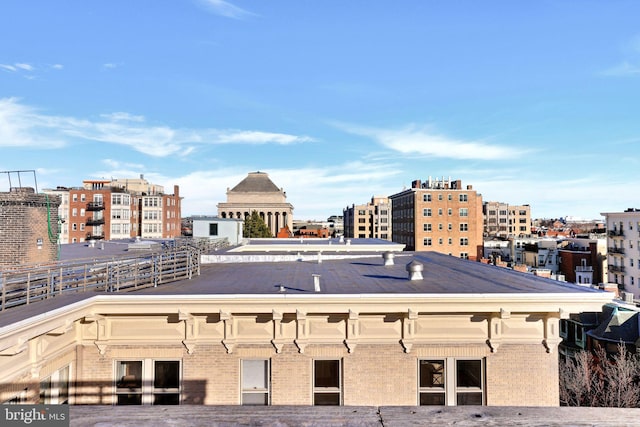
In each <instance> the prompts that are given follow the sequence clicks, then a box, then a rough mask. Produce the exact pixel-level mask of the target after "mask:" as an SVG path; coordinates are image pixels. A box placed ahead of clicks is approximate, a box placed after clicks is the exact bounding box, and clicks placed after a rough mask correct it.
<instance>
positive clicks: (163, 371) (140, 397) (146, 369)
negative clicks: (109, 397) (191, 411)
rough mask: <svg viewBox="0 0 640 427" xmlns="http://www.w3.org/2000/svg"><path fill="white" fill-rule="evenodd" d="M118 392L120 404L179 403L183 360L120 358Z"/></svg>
mask: <svg viewBox="0 0 640 427" xmlns="http://www.w3.org/2000/svg"><path fill="white" fill-rule="evenodd" d="M116 396H117V399H116V401H117V404H118V405H178V404H180V362H179V361H177V360H151V359H143V360H130V361H129V360H127V361H117V362H116Z"/></svg>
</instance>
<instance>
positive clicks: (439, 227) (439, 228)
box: [438, 223, 442, 231]
mask: <svg viewBox="0 0 640 427" xmlns="http://www.w3.org/2000/svg"><path fill="white" fill-rule="evenodd" d="M438 230H441V231H442V223H440V224H438Z"/></svg>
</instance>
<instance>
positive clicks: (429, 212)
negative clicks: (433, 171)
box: [389, 177, 483, 260]
mask: <svg viewBox="0 0 640 427" xmlns="http://www.w3.org/2000/svg"><path fill="white" fill-rule="evenodd" d="M389 199H390V200H391V206H392V218H393V220H392V224H393V227H392V229H393V230H392V233H393V241H394V242H398V243H403V244H405V245H406V247H407V250H415V251H436V252H440V253H444V254H448V255H453V256H456V257H460V258H465V259H472V260H478V259H480V258H481V257H482V248H483V238H482V231H483V216H482V195H481V194H479V193H477V192H476V191H475V190H473V187H472V186H471V185H467V186H466V187H463V186H462V182H461V181H460V180H456V181H451V179H449V180H445V179H444V178H443V179H442V180H438V179H435V180H432V179H431V177H429V179H428V180H427V181H425V182H421V181H420V180H416V181H413V182H412V183H411V188H409V189H407V190H404V191H402V192H400V193H396V194H394V195H392V196H389Z"/></svg>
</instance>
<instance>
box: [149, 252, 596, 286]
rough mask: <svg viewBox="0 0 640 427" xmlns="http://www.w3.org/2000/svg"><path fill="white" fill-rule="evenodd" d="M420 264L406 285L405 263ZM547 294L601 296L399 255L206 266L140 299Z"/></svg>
mask: <svg viewBox="0 0 640 427" xmlns="http://www.w3.org/2000/svg"><path fill="white" fill-rule="evenodd" d="M411 262H417V263H420V264H422V266H423V271H422V276H423V278H422V279H421V280H409V279H408V277H409V276H408V272H407V269H406V267H407V264H409V263H411ZM314 275H318V276H320V277H319V282H320V288H321V292H320V294H339V295H345V294H522V293H529V294H532V293H533V294H549V293H552V294H553V293H557V294H560V293H576V294H579V293H594V292H601V291H599V290H596V289H591V288H587V287H583V286H578V285H574V284H570V283H566V282H558V281H555V280H551V279H546V278H542V277H538V276H534V275H531V274H526V273H520V272H517V271H513V270H509V269H505V268H501V267H496V266H493V265H488V264H483V263H479V262H475V261H467V260H462V259H459V258H455V257H452V256H449V255H444V254H440V253H436V252H401V253H398V254H395V257H394V264H393V265H384V260H383V257H382V255H381V254H380V255H379V256H378V257H363V258H348V259H331V260H325V261H323V262H321V263H319V262H317V261H286V262H262V263H240V264H230V263H222V264H206V265H203V266H202V267H201V275H200V276H198V277H194V278H193V279H191V280H186V281H180V282H174V283H169V284H166V285H162V286H159V287H157V288H147V289H144V290H141V291H138V293H141V294H150V293H153V294H166V295H175V294H240V295H242V294H250V295H255V294H266V295H268V294H278V293H281V289H280V286H283V287H284V291H285V292H287V293H290V294H317V292H315V291H314Z"/></svg>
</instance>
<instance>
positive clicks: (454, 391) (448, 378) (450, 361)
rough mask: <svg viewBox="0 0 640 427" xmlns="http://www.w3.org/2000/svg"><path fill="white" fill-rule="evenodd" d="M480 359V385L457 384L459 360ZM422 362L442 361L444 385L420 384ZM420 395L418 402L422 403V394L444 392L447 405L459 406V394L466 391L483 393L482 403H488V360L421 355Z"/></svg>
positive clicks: (475, 358)
mask: <svg viewBox="0 0 640 427" xmlns="http://www.w3.org/2000/svg"><path fill="white" fill-rule="evenodd" d="M463 361H478V362H480V376H481V377H480V387H464V386H459V385H458V384H457V380H458V378H457V367H458V362H463ZM422 362H442V364H443V374H444V380H443V382H444V384H443V386H442V387H421V386H420V372H421V371H420V367H421V365H422ZM417 372H418V378H417V382H418V384H417V386H418V396H417V404H418V405H420V396H421V395H422V394H434V393H435V394H442V393H444V405H445V406H458V399H457V398H458V395H461V394H466V393H481V398H480V399H481V402H482V405H483V406H484V405H486V360H485V358H477V357H421V358H420V359H418V371H417Z"/></svg>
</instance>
